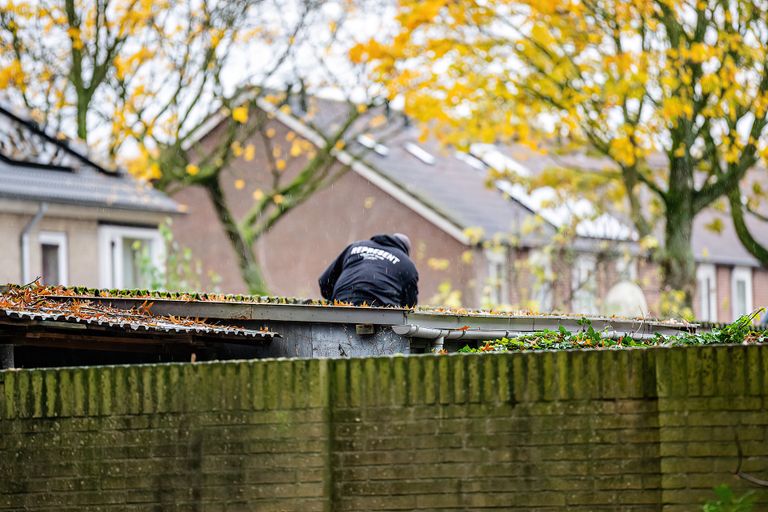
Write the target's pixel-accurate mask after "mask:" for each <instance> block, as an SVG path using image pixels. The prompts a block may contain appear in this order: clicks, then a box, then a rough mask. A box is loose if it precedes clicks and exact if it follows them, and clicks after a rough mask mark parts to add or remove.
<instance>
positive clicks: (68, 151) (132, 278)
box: [0, 108, 181, 288]
mask: <svg viewBox="0 0 768 512" xmlns="http://www.w3.org/2000/svg"><path fill="white" fill-rule="evenodd" d="M179 213H181V211H180V209H179V206H178V204H177V203H176V202H174V201H173V200H172V199H170V198H168V197H167V196H166V195H165V194H163V193H161V192H158V191H156V190H154V189H153V188H152V187H151V186H150V185H148V184H146V183H140V182H138V181H137V180H135V179H134V178H132V177H130V176H129V175H127V174H125V173H123V172H121V171H119V170H112V169H109V168H107V167H106V166H104V165H102V164H99V163H97V162H95V161H93V160H92V159H90V158H89V157H88V154H87V151H86V149H85V148H81V147H77V146H75V145H74V143H72V142H71V141H67V140H62V139H59V138H56V137H54V136H52V135H50V134H47V133H45V132H44V131H43V130H41V129H40V128H39V127H38V126H37V124H36V123H35V122H33V121H30V120H28V119H26V118H25V117H24V116H23V115H18V114H16V113H14V112H11V111H10V110H8V109H6V108H0V238H1V239H2V240H3V251H2V253H0V283H7V282H12V283H29V282H31V281H33V280H35V279H37V278H40V279H41V281H42V282H43V283H44V284H50V285H84V286H93V287H104V288H137V287H146V286H147V285H148V283H147V281H146V276H145V275H144V272H143V271H142V266H144V267H146V264H147V263H148V264H149V265H153V266H155V267H158V268H159V267H162V264H163V260H164V254H163V252H164V245H163V242H162V239H161V237H160V235H159V231H158V226H159V225H160V223H161V222H163V220H164V219H165V218H167V217H168V216H169V215H174V216H175V215H177V214H179ZM143 259H146V260H148V261H146V262H143V261H142V260H143Z"/></svg>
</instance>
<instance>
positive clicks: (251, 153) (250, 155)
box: [243, 144, 256, 162]
mask: <svg viewBox="0 0 768 512" xmlns="http://www.w3.org/2000/svg"><path fill="white" fill-rule="evenodd" d="M255 156H256V147H254V145H253V144H248V145H247V146H245V151H244V152H243V158H244V159H245V161H246V162H250V161H251V160H253V159H254V157H255Z"/></svg>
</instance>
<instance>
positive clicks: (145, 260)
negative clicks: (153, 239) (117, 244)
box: [122, 238, 152, 288]
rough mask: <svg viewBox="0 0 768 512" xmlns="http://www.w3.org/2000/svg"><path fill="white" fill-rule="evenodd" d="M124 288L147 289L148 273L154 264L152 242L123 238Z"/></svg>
mask: <svg viewBox="0 0 768 512" xmlns="http://www.w3.org/2000/svg"><path fill="white" fill-rule="evenodd" d="M122 249H123V250H122V258H123V287H124V288H147V286H148V283H149V279H148V278H147V271H148V270H149V266H150V265H151V264H152V262H151V257H150V241H149V240H146V239H141V238H123V248H122Z"/></svg>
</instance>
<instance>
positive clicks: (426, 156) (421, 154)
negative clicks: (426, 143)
mask: <svg viewBox="0 0 768 512" xmlns="http://www.w3.org/2000/svg"><path fill="white" fill-rule="evenodd" d="M405 150H406V151H407V152H409V153H410V154H411V155H413V156H415V157H416V158H418V159H419V160H421V161H422V162H424V163H425V164H427V165H435V157H434V156H432V154H431V153H430V152H429V151H427V150H425V149H422V148H421V147H419V146H418V145H417V144H414V143H413V142H406V143H405Z"/></svg>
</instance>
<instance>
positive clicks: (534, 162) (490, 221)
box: [202, 96, 768, 266]
mask: <svg viewBox="0 0 768 512" xmlns="http://www.w3.org/2000/svg"><path fill="white" fill-rule="evenodd" d="M309 100H310V107H309V109H308V110H310V111H311V112H312V115H311V119H309V118H308V117H307V113H306V112H304V111H303V110H302V109H301V108H300V107H299V103H300V102H299V98H298V97H297V96H294V97H293V98H291V99H290V101H289V104H290V106H291V109H292V110H291V113H290V114H285V113H284V112H282V111H278V110H276V109H271V111H272V113H273V114H274V115H275V117H276V118H277V119H278V120H279V121H280V122H283V123H286V124H289V126H290V127H291V128H293V129H296V131H299V129H298V128H301V129H303V133H302V132H300V133H301V135H302V136H304V137H306V138H308V139H309V140H311V141H313V142H315V143H317V142H318V140H319V139H318V137H317V134H316V132H317V131H323V132H325V133H332V132H333V130H335V129H338V128H339V127H340V126H341V125H342V123H343V122H344V119H345V116H346V112H347V109H348V108H349V105H347V104H345V103H344V102H341V101H337V100H332V99H326V98H320V97H316V96H313V97H310V98H309ZM261 106H262V108H265V107H269V104H268V103H267V102H265V101H262V102H261ZM385 113H388V112H387V111H386V109H385V108H384V107H380V108H377V109H373V110H372V111H369V112H368V113H367V114H366V115H364V116H362V117H361V119H360V120H359V121H358V123H357V124H356V126H355V127H353V129H352V130H350V131H349V132H348V133H350V134H351V136H350V137H349V138H348V140H347V146H346V149H345V150H344V151H342V152H339V154H337V156H344V154H346V153H347V152H348V153H351V154H352V155H354V156H355V158H353V159H350V158H347V159H341V158H340V160H342V161H344V162H345V163H348V162H350V161H354V163H355V164H357V163H362V164H363V166H364V167H365V169H370V170H372V171H374V172H375V174H376V176H380V177H381V178H383V180H375V181H374V180H371V181H372V182H373V183H374V184H376V185H378V186H380V187H381V186H382V185H386V188H385V191H392V190H394V191H395V192H396V193H397V195H398V196H400V197H401V200H402V198H403V195H405V196H406V197H405V199H406V200H408V202H409V203H410V202H412V201H415V202H418V203H419V205H421V206H423V209H422V208H420V209H419V210H420V211H421V213H422V214H424V213H425V212H424V209H426V214H428V215H429V216H430V217H431V218H430V220H432V221H433V222H434V223H435V224H436V225H438V226H439V227H441V228H442V229H444V230H449V231H450V232H451V233H452V234H454V236H456V237H457V238H459V239H460V240H462V241H463V242H465V243H469V237H466V236H461V235H460V234H459V235H456V232H457V231H459V230H461V231H464V230H467V229H471V228H480V229H481V230H482V234H483V238H485V239H491V238H493V237H494V235H506V236H508V235H513V236H515V237H516V238H517V239H518V240H519V241H520V242H521V243H522V244H524V245H529V246H538V245H542V244H545V243H547V241H548V239H549V237H551V236H552V234H554V233H555V232H556V230H557V229H558V228H559V227H561V226H563V225H565V224H570V223H571V220H572V215H573V214H574V213H575V215H578V216H579V217H585V218H586V220H581V221H579V222H577V223H576V234H577V236H576V238H575V240H574V242H573V246H574V247H575V248H576V249H581V250H589V249H592V248H595V247H601V246H602V243H603V242H605V241H606V240H609V241H613V242H624V243H626V246H627V247H629V248H630V249H631V250H633V251H634V252H636V251H638V250H639V248H638V245H637V244H636V243H635V241H636V240H637V233H636V232H635V230H634V228H633V227H632V226H631V223H630V222H629V220H627V219H623V218H621V217H620V216H618V215H613V214H610V215H601V216H599V217H592V216H591V212H592V207H591V205H589V204H586V203H585V202H582V201H576V202H574V203H571V204H568V205H566V206H565V207H561V208H552V207H550V206H549V204H550V203H551V201H550V199H551V195H552V194H551V193H549V191H547V190H543V191H538V192H535V193H534V194H530V193H528V192H526V191H525V190H524V189H523V188H522V187H515V186H511V185H510V184H508V183H506V184H505V183H502V182H496V183H488V173H487V171H488V169H490V168H491V167H493V166H496V165H497V162H494V161H493V158H492V157H491V156H490V155H489V154H488V151H487V149H488V148H487V147H486V148H485V149H486V151H482V149H483V148H479V149H480V151H475V146H473V150H472V153H471V154H466V153H461V152H456V151H454V150H452V149H450V148H446V147H444V146H442V145H441V144H439V143H438V142H437V141H435V140H433V139H432V140H429V139H428V140H426V141H420V140H419V139H420V129H419V128H417V127H414V126H409V125H408V124H407V123H406V124H405V125H403V122H402V120H403V119H404V117H403V116H402V115H394V116H392V118H391V119H390V120H389V122H388V123H386V124H385V125H383V126H380V127H379V128H376V129H366V125H367V124H368V123H369V121H370V120H371V119H372V118H373V117H374V116H379V115H382V114H385ZM392 120H396V121H394V123H393V122H392ZM219 121H220V119H218V118H217V119H216V122H219ZM392 124H396V125H397V126H396V127H395V128H396V129H395V130H392V127H391V125H392ZM214 125H215V123H213V124H212V125H211V126H209V129H212V128H213V126H214ZM370 132H373V133H371V135H372V137H366V135H367V134H368V133H370ZM206 133H209V131H207V132H206ZM361 135H363V136H362V137H361ZM378 136H381V140H377V137H378ZM202 137H205V134H203V135H202ZM490 149H492V150H493V151H494V152H496V153H498V154H500V155H501V156H502V157H503V158H505V159H506V160H507V163H510V162H511V164H512V165H513V166H514V167H515V168H517V170H518V171H519V172H520V173H523V174H527V173H530V174H536V173H541V172H542V171H544V170H545V169H548V168H552V167H558V166H561V167H568V168H575V169H585V170H604V169H605V168H606V167H610V166H612V163H611V162H610V161H609V160H608V159H606V158H601V157H594V156H590V155H587V154H585V153H583V152H574V153H570V154H553V153H540V152H534V151H531V150H530V149H528V148H525V147H524V146H521V145H511V146H497V145H493V146H490ZM355 160H359V161H355ZM649 164H650V165H652V166H659V165H664V164H665V162H664V159H663V156H660V155H652V157H651V158H650V160H649ZM352 167H353V169H356V170H358V171H359V170H360V167H359V166H356V165H352ZM364 177H366V178H371V177H373V176H371V174H364ZM411 200H412V201H411ZM718 216H720V217H722V220H723V229H722V231H721V232H720V233H715V232H713V231H711V230H710V229H707V227H706V225H707V224H709V223H710V222H711V220H712V219H713V218H715V217H718ZM531 217H539V218H542V219H543V220H544V221H545V222H544V223H543V225H539V226H538V228H537V229H536V230H535V231H533V232H529V233H525V232H524V231H525V230H524V229H522V226H523V225H524V223H525V221H526V219H529V218H531ZM435 218H437V222H435ZM747 223H748V225H749V226H750V227H751V228H752V232H753V235H754V236H755V238H756V239H757V240H768V223H762V222H758V221H756V220H755V219H747ZM446 228H447V229H446ZM459 232H460V231H459ZM692 246H693V249H694V254H695V257H696V259H697V260H698V261H702V262H713V263H722V264H734V265H751V266H759V262H758V261H757V259H756V258H754V257H753V256H752V255H751V254H749V253H748V252H747V251H746V250H745V249H744V247H743V246H742V244H741V243H740V242H739V241H738V238H737V236H736V233H735V230H734V228H733V225H732V222H731V221H730V219H729V218H728V215H727V214H726V215H725V216H723V214H721V213H718V212H716V211H714V210H712V209H709V210H705V211H704V212H702V213H701V214H700V215H699V216H698V217H697V218H696V220H695V222H694V232H693V240H692Z"/></svg>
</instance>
